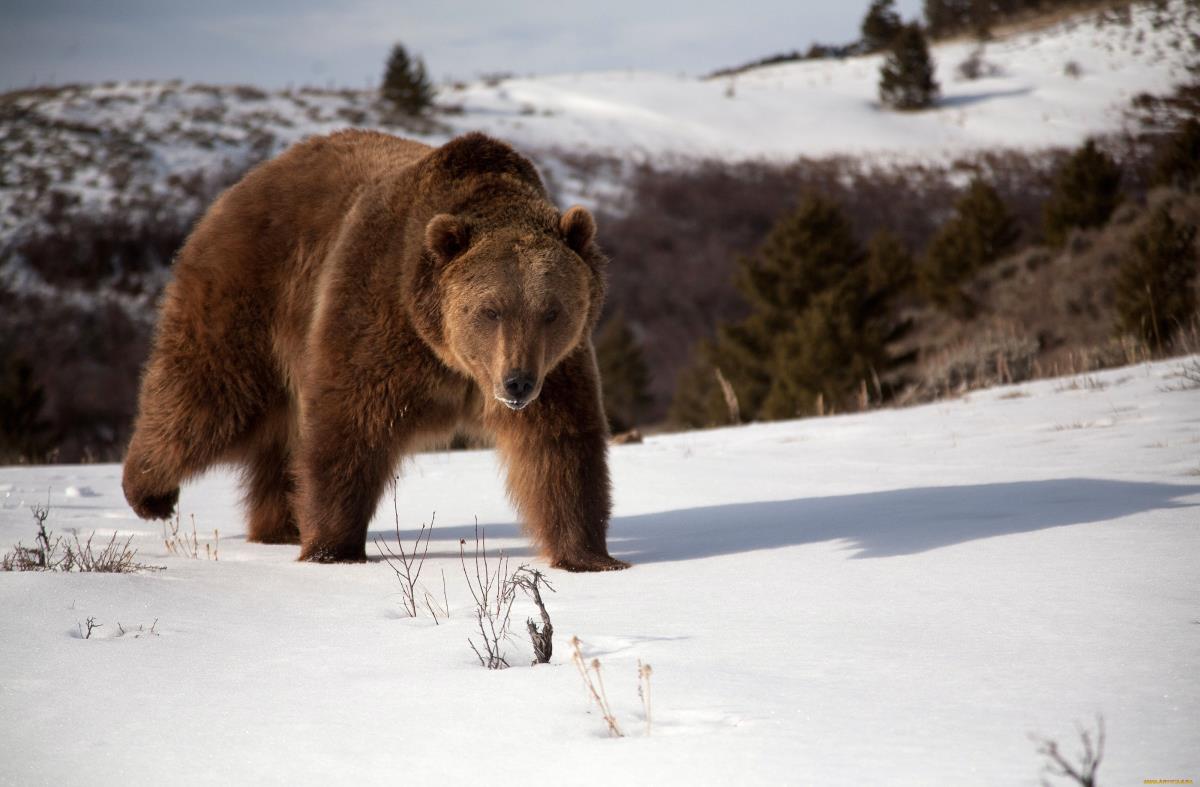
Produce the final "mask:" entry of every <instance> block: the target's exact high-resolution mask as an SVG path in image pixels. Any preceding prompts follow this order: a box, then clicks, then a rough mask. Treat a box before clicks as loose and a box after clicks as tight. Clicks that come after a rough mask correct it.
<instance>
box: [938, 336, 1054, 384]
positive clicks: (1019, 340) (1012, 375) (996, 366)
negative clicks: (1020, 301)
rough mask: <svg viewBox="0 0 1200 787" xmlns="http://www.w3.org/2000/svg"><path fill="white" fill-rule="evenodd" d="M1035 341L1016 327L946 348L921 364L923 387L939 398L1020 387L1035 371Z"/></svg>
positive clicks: (1036, 353)
mask: <svg viewBox="0 0 1200 787" xmlns="http://www.w3.org/2000/svg"><path fill="white" fill-rule="evenodd" d="M1039 349H1040V348H1039V346H1038V342H1037V340H1036V339H1034V338H1031V337H1029V336H1027V335H1024V334H1022V333H1020V332H1019V331H1018V330H1017V329H1016V328H1015V327H996V328H991V329H988V330H986V331H984V332H983V333H981V334H979V335H977V336H974V337H972V338H970V339H965V340H963V341H961V342H959V343H957V344H955V345H952V346H950V347H947V348H945V349H944V350H941V351H940V352H937V353H935V354H933V355H932V357H930V358H928V359H927V360H925V361H924V362H923V364H922V366H923V374H922V376H921V384H922V385H923V386H924V387H925V389H926V390H928V391H930V392H933V393H935V394H938V395H946V394H950V393H961V392H963V391H968V390H971V389H973V388H986V387H988V386H990V385H1002V384H1006V383H1019V382H1023V381H1025V380H1029V379H1031V378H1032V377H1033V376H1034V374H1035V371H1036V362H1037V355H1038V350H1039Z"/></svg>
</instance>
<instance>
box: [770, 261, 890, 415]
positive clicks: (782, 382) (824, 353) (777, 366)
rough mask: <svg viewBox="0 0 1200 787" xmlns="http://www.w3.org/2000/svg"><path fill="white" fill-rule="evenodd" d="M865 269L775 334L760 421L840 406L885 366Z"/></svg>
mask: <svg viewBox="0 0 1200 787" xmlns="http://www.w3.org/2000/svg"><path fill="white" fill-rule="evenodd" d="M877 306H878V304H877V303H876V302H875V300H874V299H873V298H871V296H870V293H869V292H868V289H867V271H866V268H865V266H864V267H860V268H859V269H857V270H855V271H853V272H851V273H850V274H848V275H847V276H846V277H845V278H844V279H843V280H842V281H841V282H839V283H838V284H837V285H836V286H834V287H831V288H829V289H827V290H825V291H823V292H821V293H819V294H817V295H816V296H814V297H813V298H812V299H811V300H810V301H809V303H808V305H807V306H806V307H805V308H804V310H803V311H801V312H800V314H799V315H798V316H797V317H795V318H794V320H793V321H792V324H791V325H790V326H788V329H787V330H786V331H784V332H783V333H781V334H780V336H779V339H778V341H777V343H776V347H775V352H774V355H773V356H772V358H771V363H772V366H773V369H772V371H773V375H772V385H771V388H770V390H769V391H768V393H767V396H766V399H765V400H764V401H763V405H762V410H761V413H760V415H761V417H763V418H795V417H796V416H801V415H810V414H814V413H816V412H817V411H818V406H817V401H818V399H820V401H821V402H823V403H824V406H825V407H833V408H840V407H842V406H844V404H845V402H846V400H847V399H849V398H850V397H852V396H853V395H854V392H855V391H856V390H857V389H858V388H859V386H860V385H861V384H862V382H864V381H866V380H871V379H872V378H874V377H875V376H876V375H877V373H878V371H877V370H880V369H883V368H884V367H885V365H886V364H887V361H888V359H887V350H886V347H885V339H886V336H885V334H884V333H883V330H882V326H883V323H882V322H881V320H880V319H879V315H878V313H877V312H876V308H877Z"/></svg>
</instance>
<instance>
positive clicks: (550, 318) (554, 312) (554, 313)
mask: <svg viewBox="0 0 1200 787" xmlns="http://www.w3.org/2000/svg"><path fill="white" fill-rule="evenodd" d="M557 319H558V309H551V310H550V311H548V312H546V317H545V320H546V324H550V323H552V322H554V321H555V320H557Z"/></svg>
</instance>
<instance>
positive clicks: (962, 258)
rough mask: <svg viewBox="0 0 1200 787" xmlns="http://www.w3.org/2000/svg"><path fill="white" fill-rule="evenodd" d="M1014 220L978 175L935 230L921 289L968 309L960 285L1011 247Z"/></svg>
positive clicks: (1014, 237)
mask: <svg viewBox="0 0 1200 787" xmlns="http://www.w3.org/2000/svg"><path fill="white" fill-rule="evenodd" d="M1017 236H1018V231H1017V226H1016V222H1015V221H1014V220H1013V217H1012V214H1011V213H1009V211H1008V208H1006V207H1005V205H1004V201H1003V200H1001V199H1000V195H999V194H997V193H996V190H995V189H994V188H992V187H991V186H990V185H989V184H988V183H986V182H985V181H983V180H981V179H979V178H976V179H975V180H973V181H971V185H970V186H969V187H968V188H967V191H966V193H965V194H963V196H962V197H961V198H959V200H958V202H957V203H956V204H955V206H954V216H953V218H951V219H950V220H949V221H947V222H946V223H945V224H943V225H942V227H941V228H940V229H939V230H938V232H937V234H936V235H934V237H933V240H932V241H930V243H929V248H928V249H927V251H926V253H925V258H924V259H923V260H922V262H921V267H920V270H919V274H918V277H919V282H920V288H921V292H922V294H924V295H925V296H926V297H927V298H929V299H930V300H932V301H933V302H934V303H936V304H938V305H939V306H942V307H943V308H946V309H948V310H950V311H952V312H955V313H957V314H959V315H960V316H967V315H968V314H969V313H970V311H971V305H970V302H969V301H968V300H967V298H966V296H965V294H964V293H963V292H962V290H961V289H960V287H959V285H960V284H961V283H962V282H963V281H966V280H967V279H968V278H969V277H970V276H971V275H973V274H974V273H975V272H977V271H978V270H980V269H981V268H983V267H984V266H985V265H987V264H988V263H991V262H994V261H995V260H996V259H997V258H999V257H1000V256H1001V255H1003V254H1004V253H1006V252H1007V251H1009V250H1011V249H1012V247H1013V245H1014V244H1015V243H1016V240H1017Z"/></svg>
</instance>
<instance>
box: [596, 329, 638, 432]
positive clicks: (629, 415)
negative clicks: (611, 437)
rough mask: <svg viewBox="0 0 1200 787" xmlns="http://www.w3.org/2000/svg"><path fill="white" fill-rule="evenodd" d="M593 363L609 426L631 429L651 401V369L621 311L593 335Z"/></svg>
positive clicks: (613, 429) (618, 429)
mask: <svg viewBox="0 0 1200 787" xmlns="http://www.w3.org/2000/svg"><path fill="white" fill-rule="evenodd" d="M596 363H597V365H598V366H599V368H600V380H601V390H602V391H603V392H604V412H605V414H606V415H607V416H608V423H609V427H610V428H611V429H612V431H613V432H625V431H628V430H629V429H632V428H633V427H635V426H637V425H638V424H639V423H640V422H641V419H642V417H643V416H644V414H645V412H646V407H647V406H649V404H650V393H649V388H650V369H649V367H647V365H646V358H645V355H643V353H642V347H641V344H639V343H638V340H637V338H636V337H635V336H634V335H633V330H632V329H630V327H629V323H628V322H626V321H625V317H624V315H623V314H621V313H620V312H618V313H617V314H615V315H613V316H612V317H611V318H609V320H608V322H606V323H605V324H604V327H603V329H601V331H600V333H599V335H598V336H597V337H596Z"/></svg>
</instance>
